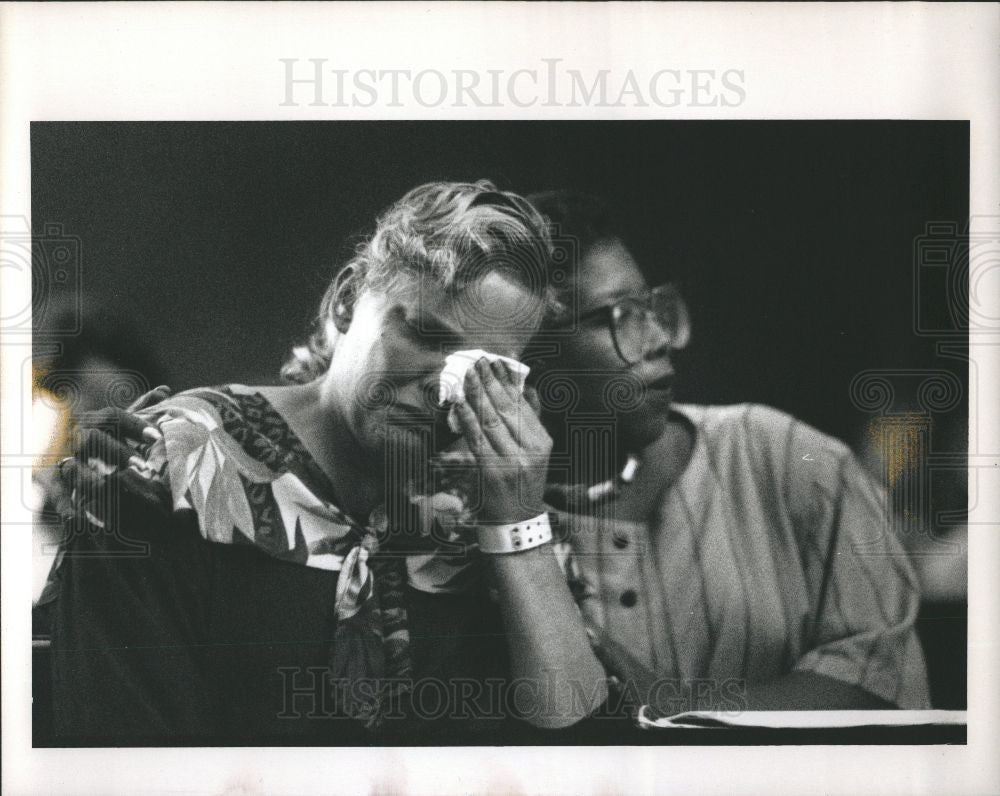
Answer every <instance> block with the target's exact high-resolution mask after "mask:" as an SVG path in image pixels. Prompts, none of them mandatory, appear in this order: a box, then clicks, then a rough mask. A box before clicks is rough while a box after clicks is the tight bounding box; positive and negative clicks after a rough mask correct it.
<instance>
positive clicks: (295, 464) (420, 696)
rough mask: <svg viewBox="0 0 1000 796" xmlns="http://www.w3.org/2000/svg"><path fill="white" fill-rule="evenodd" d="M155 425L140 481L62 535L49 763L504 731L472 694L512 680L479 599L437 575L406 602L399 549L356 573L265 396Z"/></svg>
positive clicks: (225, 398) (300, 454) (175, 413)
mask: <svg viewBox="0 0 1000 796" xmlns="http://www.w3.org/2000/svg"><path fill="white" fill-rule="evenodd" d="M156 411H158V412H162V413H163V415H162V417H161V418H160V420H161V422H159V427H160V429H161V431H162V438H161V440H160V441H158V442H157V443H154V444H153V445H152V447H147V448H146V449H145V450H143V451H142V454H143V456H144V458H145V461H146V465H147V466H146V467H145V468H136V467H130V468H128V469H124V470H122V471H120V472H117V473H114V474H113V475H111V476H108V477H107V478H106V479H105V480H104V483H103V485H102V487H101V490H100V492H99V494H96V495H90V496H88V500H87V501H86V505H87V506H89V507H90V508H89V510H88V511H82V510H81V511H80V512H78V515H77V516H76V517H75V518H73V519H72V520H70V521H69V522H70V523H71V526H72V527H71V529H70V530H71V531H73V532H74V533H72V534H71V535H70V541H69V542H68V543H67V545H66V546H65V554H64V557H63V561H62V564H61V566H60V567H59V569H58V571H57V572H56V575H55V576H56V577H57V578H58V580H59V583H58V586H59V597H58V599H56V601H55V603H54V605H53V608H52V613H53V642H52V663H53V703H54V706H55V710H54V714H55V715H54V725H55V734H56V742H57V743H60V744H63V743H65V744H115V745H121V744H129V745H131V744H147V745H148V744H164V743H172V744H183V743H193V744H202V745H204V744H213V743H218V744H240V743H245V744H257V745H259V744H269V743H270V744H280V743H289V744H299V743H322V744H353V745H358V744H371V743H404V742H421V743H428V742H434V739H435V738H437V737H439V735H441V734H442V733H446V734H447V736H448V738H449V739H450V742H459V743H460V742H462V739H463V738H465V737H466V736H468V738H469V742H476V743H483V742H489V741H488V740H487V739H489V738H492V737H494V736H495V737H497V738H499V737H500V735H501V734H502V732H503V727H504V726H505V722H504V721H503V720H502V719H501V718H500V717H501V716H503V715H504V712H505V711H504V710H502V708H501V707H499V706H498V700H497V698H496V695H495V694H491V693H490V692H489V690H488V689H484V687H483V686H484V684H487V683H490V682H492V683H496V682H497V681H498V680H499V679H501V678H502V677H503V675H504V668H505V665H506V661H507V655H506V650H505V646H504V645H505V637H504V635H503V632H502V628H501V625H500V619H499V611H498V609H497V607H496V605H495V604H494V603H493V602H492V601H491V600H490V599H489V596H488V594H487V593H486V589H485V586H483V585H482V582H481V579H478V578H477V579H476V580H475V581H474V583H473V587H472V588H470V589H465V590H463V591H462V592H461V593H459V592H455V591H452V590H450V589H448V588H447V584H448V580H449V578H450V577H451V575H452V573H451V571H450V569H449V568H447V567H443V568H442V569H441V572H442V573H443V574H442V575H440V580H439V581H438V582H440V583H441V584H443V588H441V589H440V590H438V589H437V587H436V586H435V585H434V581H433V580H432V579H431V578H428V577H424V578H423V581H422V582H424V583H425V584H427V583H430V585H429V586H426V587H425V588H424V589H423V590H422V591H419V590H417V589H415V588H413V587H412V586H411V585H406V583H405V577H404V578H401V577H399V576H398V575H394V573H400V572H405V571H406V569H407V566H406V565H407V562H408V560H409V559H406V560H404V559H402V558H400V557H399V556H398V555H396V554H394V553H393V550H392V544H393V542H392V538H393V537H392V535H390V536H389V537H388V538H387V540H386V541H385V543H384V544H382V545H381V547H382V549H381V550H379V551H378V552H377V553H374V554H372V555H371V559H370V560H369V563H368V568H367V569H366V567H365V566H364V561H363V560H362V559H361V558H358V557H357V556H358V553H359V552H361V551H360V550H359V549H358V545H359V539H360V538H361V537H363V536H364V535H365V534H367V533H369V532H370V530H369V529H368V528H366V527H363V526H360V525H358V524H357V523H354V522H353V520H351V519H350V518H348V517H347V516H346V515H344V514H343V513H342V512H340V511H339V509H337V507H336V505H334V503H333V502H332V490H331V487H330V485H329V483H328V482H327V481H326V479H325V477H324V476H323V474H322V471H321V470H320V469H319V467H318V466H317V465H316V463H315V461H313V460H312V458H311V457H310V455H309V453H308V451H306V449H305V448H304V446H303V445H302V444H301V442H300V441H299V440H298V439H297V438H296V437H295V435H294V433H293V432H292V431H291V429H290V428H289V427H288V426H287V424H286V423H285V421H284V419H283V418H282V417H281V416H280V415H279V414H278V413H277V412H276V411H275V410H274V409H273V407H271V406H270V405H269V404H268V403H267V402H266V400H265V399H263V398H262V396H260V395H259V394H257V393H255V392H253V391H251V390H248V389H247V388H238V387H232V388H222V389H220V390H204V391H195V392H193V393H188V394H183V395H181V396H177V397H176V398H174V399H171V400H170V401H167V402H164V403H163V404H160V405H158V406H157V407H156ZM370 541H372V540H371V539H367V540H365V542H364V543H365V544H367V543H368V542H370ZM352 550H353V552H351V551H352ZM350 562H353V563H350ZM348 563H350V569H349V571H350V578H351V579H352V580H350V581H348V579H347V578H348V575H346V574H345V570H342V569H341V567H342V566H347V565H348ZM369 570H370V572H371V573H372V575H373V576H369V574H368V573H369ZM425 570H426V567H424V569H423V570H421V572H423V571H425ZM393 577H395V578H396V579H395V580H393ZM342 578H343V579H344V584H347V585H349V586H350V587H351V588H348V589H346V590H345V589H341V593H340V594H338V591H337V585H338V581H339V580H340V579H342ZM411 583H412V580H411ZM345 645H346V646H345ZM396 680H402V681H404V682H405V683H407V684H408V685H409V686H410V687H409V688H403V689H398V690H399V691H402V692H404V693H402V694H397V693H396V691H395V690H393V691H391V692H389V693H391V694H392V698H391V699H388V700H387V699H386V698H385V697H384V696H383V694H384V693H386V692H384V691H382V690H381V688H378V687H380V686H382V685H383V684H384V683H385V682H386V681H396ZM344 683H346V684H347V687H348V688H349V689H353V690H351V691H350V696H349V698H348V699H346V700H345V698H344V693H343V688H342V687H335V686H338V685H339V686H343V684H344ZM365 688H367V689H369V690H371V689H377V690H378V694H379V698H378V699H373V698H371V696H370V694H366V693H365V692H364V691H363V689H365ZM358 689H362V690H358ZM407 694H408V695H407ZM475 700H478V708H477V706H476V705H474V704H472V703H473V702H474V701H475ZM371 705H377V706H378V710H379V714H378V715H379V717H380V720H381V717H382V716H383V714H384V716H385V718H384V720H383V721H382V722H381V727H379V726H378V722H373V721H370V720H369V719H370V718H371V715H372V714H371V713H368V714H365V713H364V712H363V711H364V709H365V708H366V707H368V706H371ZM359 706H360V708H361V710H358V707H359ZM349 714H350V715H349ZM474 715H480V716H484V718H483V720H482V721H473V720H472V719H471V717H472V716H474ZM365 724H368V727H365V726H364V725H365ZM408 739H409V740H408ZM441 742H444V741H441Z"/></svg>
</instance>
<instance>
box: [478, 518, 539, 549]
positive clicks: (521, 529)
mask: <svg viewBox="0 0 1000 796" xmlns="http://www.w3.org/2000/svg"><path fill="white" fill-rule="evenodd" d="M476 539H477V541H478V542H479V549H480V551H481V552H483V553H486V554H490V555H507V554H511V553H520V552H523V551H525V550H531V549H533V548H536V547H541V546H542V545H545V544H549V543H550V542H551V541H552V525H551V523H550V522H549V515H548V512H544V511H543V512H542V513H541V514H538V515H537V516H535V517H530V518H528V519H526V520H522V521H520V522H512V523H485V524H480V525H478V526H477V527H476Z"/></svg>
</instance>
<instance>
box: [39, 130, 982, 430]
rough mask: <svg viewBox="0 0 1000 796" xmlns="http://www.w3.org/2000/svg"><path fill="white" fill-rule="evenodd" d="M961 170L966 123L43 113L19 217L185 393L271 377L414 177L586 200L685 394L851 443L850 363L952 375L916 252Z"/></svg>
mask: <svg viewBox="0 0 1000 796" xmlns="http://www.w3.org/2000/svg"><path fill="white" fill-rule="evenodd" d="M968 157H969V150H968V125H967V123H965V122H780V121H779V122H717V121H711V122H655V121H654V122H639V121H626V122H524V123H521V122H440V123H436V122H412V123H410V122H403V123H399V122H334V123H330V122H282V123H246V122H243V123H184V122H181V123H175V122H163V123H89V122H88V123H35V124H34V125H32V219H33V226H34V228H35V229H36V230H38V229H40V228H42V226H43V225H45V224H51V223H55V224H59V225H61V226H62V228H63V230H64V232H65V234H68V235H75V236H79V237H80V238H81V241H82V258H81V272H82V285H83V290H84V292H85V294H87V295H88V296H90V297H92V298H98V299H102V300H103V301H104V302H105V303H107V304H110V305H111V306H112V307H113V309H114V312H115V313H123V314H130V315H131V317H132V318H133V319H134V320H135V321H136V322H137V325H138V331H137V334H138V337H139V339H140V340H141V339H144V340H145V341H146V342H148V343H149V344H150V345H152V346H154V347H155V350H156V352H157V356H158V360H159V365H160V366H161V367H160V368H159V370H160V374H159V375H161V377H162V378H163V379H165V380H166V381H167V382H169V383H170V384H171V385H172V386H174V387H175V388H186V387H191V386H195V385H199V384H213V383H223V382H234V381H235V382H245V383H250V384H253V383H268V382H273V381H275V380H276V378H277V373H278V369H279V367H280V365H281V363H282V361H283V359H284V357H285V354H286V352H287V351H288V349H289V347H290V345H291V344H292V342H293V341H296V340H297V339H299V338H300V337H301V336H302V334H303V332H304V330H305V329H306V326H307V324H308V322H309V321H310V319H311V317H312V315H313V313H314V312H315V310H316V307H317V305H318V301H319V297H320V295H321V294H322V291H323V289H324V288H325V286H326V283H327V281H328V280H329V278H330V277H331V276H332V274H333V273H334V272H335V270H336V267H337V265H338V264H339V263H342V262H343V261H344V260H345V259H346V257H347V255H348V253H349V251H350V248H351V243H352V241H353V240H356V238H352V236H357V235H358V234H359V233H365V232H366V231H369V230H370V229H371V228H372V226H373V222H374V219H375V217H376V215H377V214H378V213H379V212H380V211H381V210H383V209H384V208H385V207H386V206H387V205H388V204H389V203H391V202H392V201H394V200H395V199H397V198H399V197H400V196H402V194H403V193H404V192H405V191H407V190H408V189H410V188H412V187H413V186H415V185H417V184H419V183H422V182H426V181H429V180H434V179H453V180H458V179H460V180H474V179H478V178H489V179H491V180H493V181H494V182H496V183H497V184H498V185H499V186H500V187H501V188H504V189H510V190H516V191H519V192H525V193H526V192H529V191H533V190H541V189H548V188H556V187H562V186H569V187H574V188H581V189H584V190H589V191H592V192H596V193H599V194H602V195H604V196H605V197H607V198H608V199H610V200H611V202H612V203H613V204H614V205H615V206H616V207H617V208H619V209H620V211H621V215H622V217H623V218H624V219H625V221H626V222H627V226H628V228H629V230H628V231H629V244H630V246H631V248H632V249H633V250H634V252H635V253H636V254H637V256H638V258H639V260H640V262H641V263H642V264H643V266H644V267H645V268H646V269H648V270H649V272H650V276H651V279H653V280H661V279H664V278H666V276H667V275H671V276H672V277H673V278H675V279H676V280H677V281H678V282H679V283H680V285H681V288H682V290H683V292H684V294H685V295H686V296H687V298H688V301H689V303H690V305H691V310H692V314H693V320H694V336H693V340H692V344H691V346H690V348H689V350H688V351H687V352H685V353H684V354H683V355H681V357H680V361H679V363H678V364H679V375H680V378H679V384H678V386H677V390H678V397H679V399H680V400H683V401H691V402H703V403H729V402H740V401H759V402H763V403H767V404H771V405H774V406H777V407H779V408H782V409H785V410H787V411H789V412H792V413H793V414H795V415H797V416H799V417H801V418H802V419H804V420H806V421H808V422H810V423H812V424H813V425H816V426H818V427H820V428H821V429H823V430H825V431H829V432H831V433H833V434H835V435H837V436H839V437H842V438H845V439H847V440H848V441H850V442H852V443H854V442H856V441H857V440H858V439H859V436H860V435H861V434H862V429H863V426H864V424H865V422H866V421H867V418H868V416H867V415H865V414H864V413H863V412H860V411H858V410H857V409H856V408H854V407H853V406H852V404H851V400H850V396H849V391H848V387H849V384H850V382H851V379H852V377H853V376H854V375H855V374H856V373H857V372H858V371H860V370H864V369H869V368H886V367H891V368H928V367H945V368H949V369H951V370H953V371H954V372H956V374H957V375H959V376H960V377H961V378H962V380H963V381H964V380H965V378H966V373H965V370H964V369H963V368H962V367H961V363H958V362H956V361H954V360H942V359H940V358H939V357H938V356H937V355H936V354H935V348H934V341H933V340H928V339H927V338H921V337H917V336H916V335H914V333H913V331H912V329H913V309H912V296H913V256H914V255H913V242H914V239H915V238H916V237H917V236H918V235H920V234H921V233H922V232H923V231H924V227H925V224H927V223H928V222H936V221H950V222H958V223H960V224H961V223H962V222H963V221H964V219H966V218H967V216H968V189H969V182H968V163H969V160H968ZM942 292H943V291H942ZM940 300H941V302H942V303H943V302H944V300H945V297H944V296H943V295H941V296H940ZM962 411H963V412H964V409H963V410H962ZM960 414H961V413H960ZM949 420H950V422H952V423H953V424H956V428H958V427H959V426H961V425H962V420H961V418H958V419H957V420H956V419H955V418H951V419H949ZM961 433H964V432H961Z"/></svg>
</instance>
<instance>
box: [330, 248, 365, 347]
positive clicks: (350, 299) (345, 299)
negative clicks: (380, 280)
mask: <svg viewBox="0 0 1000 796" xmlns="http://www.w3.org/2000/svg"><path fill="white" fill-rule="evenodd" d="M360 282H361V280H360V278H359V276H358V272H357V269H356V268H355V267H354V266H353V265H349V266H347V267H346V268H344V269H343V270H342V271H341V272H340V273H339V274H337V278H336V280H335V282H334V285H335V287H334V292H333V306H332V307H331V308H330V313H331V316H332V320H333V325H334V326H336V327H337V331H338V332H340V333H341V334H343V333H344V332H346V331H347V330H348V329H349V328H350V326H351V321H352V320H353V319H354V303H355V302H356V301H357V299H358V287H359V284H360Z"/></svg>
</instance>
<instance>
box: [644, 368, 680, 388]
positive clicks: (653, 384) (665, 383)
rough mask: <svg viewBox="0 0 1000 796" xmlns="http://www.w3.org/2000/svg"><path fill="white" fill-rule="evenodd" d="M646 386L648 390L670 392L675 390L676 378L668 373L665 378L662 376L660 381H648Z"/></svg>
mask: <svg viewBox="0 0 1000 796" xmlns="http://www.w3.org/2000/svg"><path fill="white" fill-rule="evenodd" d="M645 384H646V389H647V390H659V391H662V392H668V391H670V390H671V389H673V386H674V377H673V374H670V373H667V374H664V375H663V376H660V377H659V378H658V379H653V380H652V381H647V382H646V383H645Z"/></svg>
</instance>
